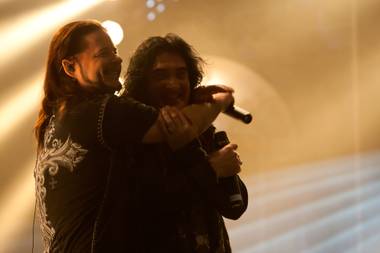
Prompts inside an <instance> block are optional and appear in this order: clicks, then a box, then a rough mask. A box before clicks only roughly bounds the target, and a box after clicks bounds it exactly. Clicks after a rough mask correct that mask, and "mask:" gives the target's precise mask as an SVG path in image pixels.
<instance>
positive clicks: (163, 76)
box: [155, 72, 167, 80]
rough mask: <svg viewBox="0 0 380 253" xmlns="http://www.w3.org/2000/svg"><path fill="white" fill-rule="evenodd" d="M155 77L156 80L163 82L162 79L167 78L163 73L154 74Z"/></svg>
mask: <svg viewBox="0 0 380 253" xmlns="http://www.w3.org/2000/svg"><path fill="white" fill-rule="evenodd" d="M155 77H156V79H157V80H164V79H166V78H167V74H166V73H164V72H157V73H156V74H155Z"/></svg>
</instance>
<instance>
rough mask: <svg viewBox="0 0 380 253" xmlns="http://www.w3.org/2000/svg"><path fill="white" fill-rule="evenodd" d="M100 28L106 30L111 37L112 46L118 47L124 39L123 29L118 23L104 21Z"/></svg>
mask: <svg viewBox="0 0 380 253" xmlns="http://www.w3.org/2000/svg"><path fill="white" fill-rule="evenodd" d="M102 26H103V27H104V28H106V30H107V33H108V35H109V36H110V37H111V40H112V42H113V44H114V45H115V46H117V45H119V44H120V42H121V41H122V40H123V38H124V32H123V28H121V26H120V25H119V23H117V22H115V21H112V20H106V21H104V22H102Z"/></svg>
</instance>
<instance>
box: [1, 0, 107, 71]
mask: <svg viewBox="0 0 380 253" xmlns="http://www.w3.org/2000/svg"><path fill="white" fill-rule="evenodd" d="M101 2H103V1H102V0H82V1H75V0H70V1H63V2H60V3H58V4H53V5H49V6H47V7H43V8H41V9H38V10H34V11H31V12H28V13H27V14H24V15H22V16H18V17H16V18H12V19H9V20H7V21H5V22H2V23H1V26H0V37H1V40H0V55H1V61H0V68H1V67H2V66H3V65H5V64H6V63H7V62H8V61H9V60H10V59H12V58H14V57H17V56H19V55H22V54H23V53H24V52H25V51H26V50H27V49H28V48H30V47H31V46H33V43H35V42H37V41H38V40H39V39H40V38H41V37H42V36H44V35H47V34H49V32H51V31H52V30H55V29H57V27H58V26H60V25H61V24H62V22H64V21H65V20H67V19H70V18H72V17H75V16H76V15H78V14H80V13H81V12H83V11H85V10H88V9H90V8H92V7H94V6H95V5H97V4H99V3H101Z"/></svg>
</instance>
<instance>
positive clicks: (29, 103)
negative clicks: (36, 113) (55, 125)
mask: <svg viewBox="0 0 380 253" xmlns="http://www.w3.org/2000/svg"><path fill="white" fill-rule="evenodd" d="M42 85H43V74H42V71H40V72H39V73H38V74H37V75H35V76H32V77H31V78H30V79H28V80H26V81H25V84H24V85H21V87H22V88H19V89H17V90H15V91H13V92H11V94H12V95H9V97H8V98H6V99H5V102H3V103H1V104H0V142H1V141H2V139H3V138H4V137H6V136H7V135H8V133H9V132H10V131H11V130H12V129H14V127H15V126H16V125H17V123H19V122H20V121H21V120H22V119H23V118H25V116H27V115H28V114H29V113H31V112H32V111H33V110H35V109H36V108H37V107H38V104H39V103H40V101H41V94H42ZM13 94H14V95H13Z"/></svg>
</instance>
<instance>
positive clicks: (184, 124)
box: [159, 106, 197, 150]
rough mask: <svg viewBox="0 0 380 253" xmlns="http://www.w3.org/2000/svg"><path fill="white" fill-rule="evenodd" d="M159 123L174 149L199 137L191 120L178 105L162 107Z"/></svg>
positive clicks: (167, 140)
mask: <svg viewBox="0 0 380 253" xmlns="http://www.w3.org/2000/svg"><path fill="white" fill-rule="evenodd" d="M159 123H160V126H161V127H160V128H161V130H162V132H163V133H164V135H165V139H166V142H167V143H168V144H169V146H170V148H171V149H172V150H176V149H179V148H181V147H182V146H184V145H185V144H187V143H189V142H190V141H191V140H193V139H194V138H196V137H197V133H196V132H195V130H194V128H193V127H192V123H191V121H190V120H189V119H188V118H187V117H186V116H185V114H184V113H182V112H181V111H180V110H179V109H177V108H176V107H171V106H165V107H163V108H161V110H160V117H159Z"/></svg>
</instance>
